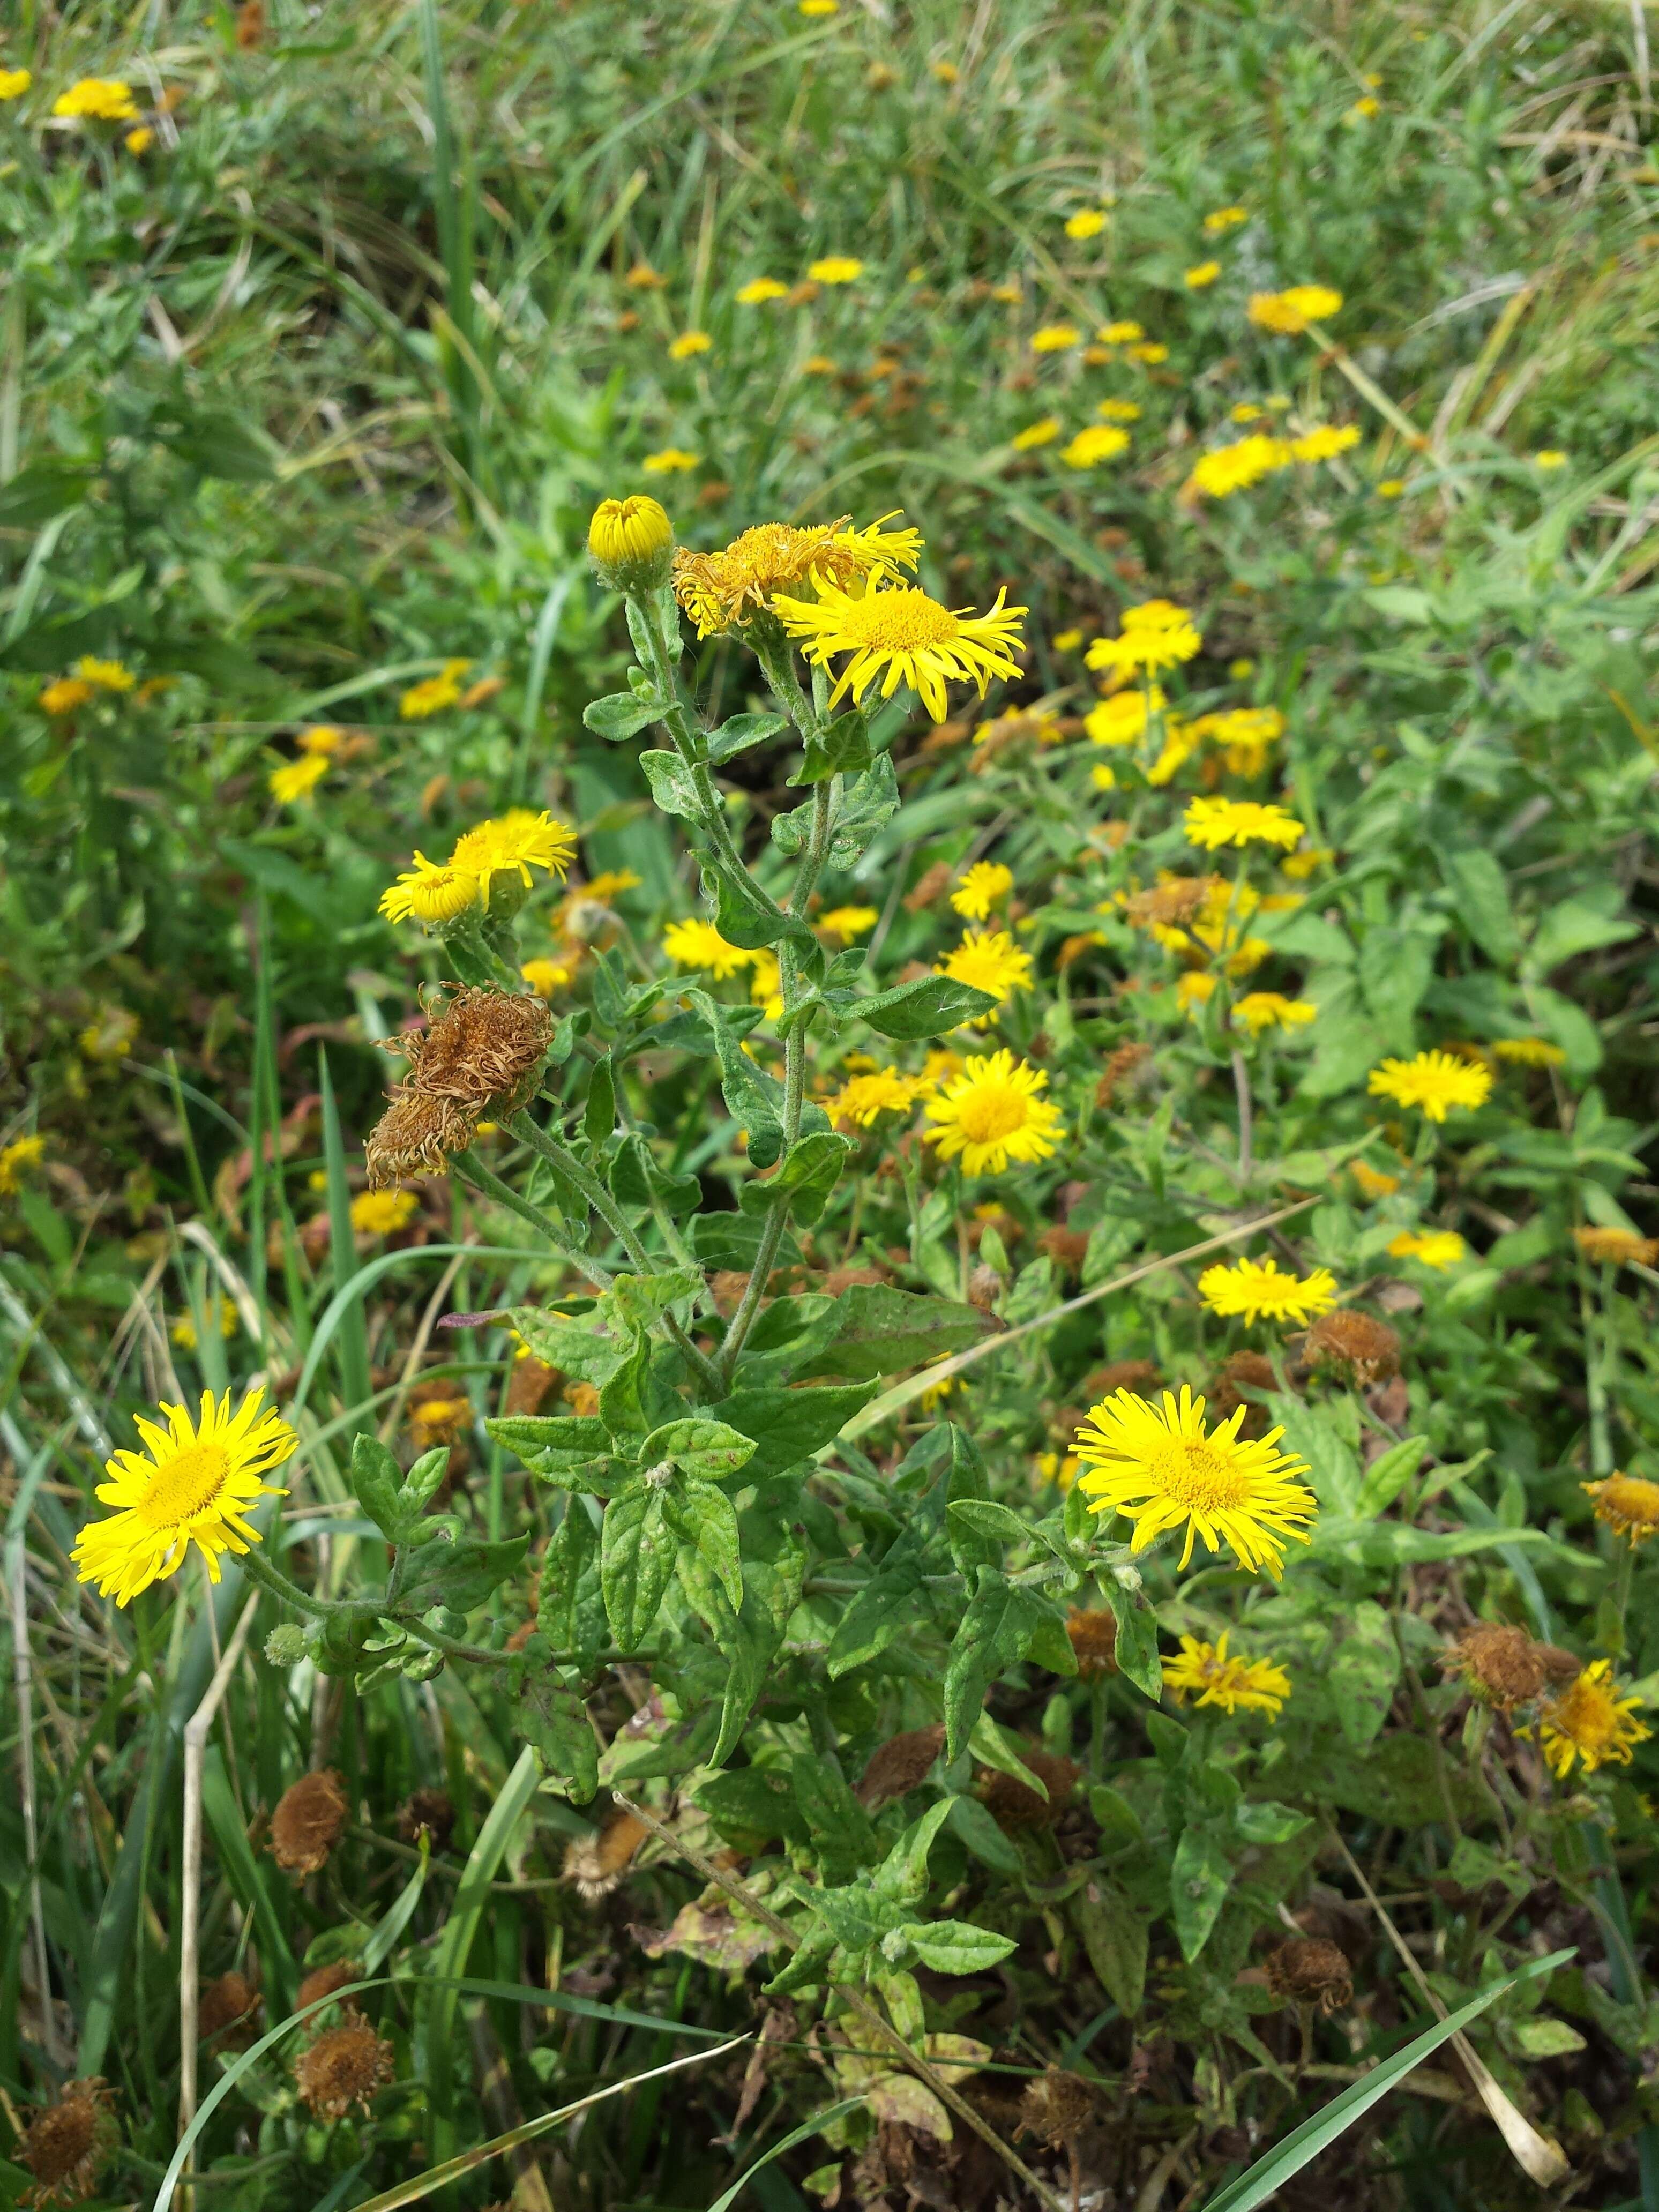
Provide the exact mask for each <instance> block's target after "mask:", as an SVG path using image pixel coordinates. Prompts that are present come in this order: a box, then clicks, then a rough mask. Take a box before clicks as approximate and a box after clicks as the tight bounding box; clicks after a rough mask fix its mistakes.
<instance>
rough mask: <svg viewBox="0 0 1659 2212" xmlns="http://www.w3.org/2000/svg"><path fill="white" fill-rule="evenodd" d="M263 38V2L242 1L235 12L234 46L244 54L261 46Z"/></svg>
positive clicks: (253, 0) (257, 0)
mask: <svg viewBox="0 0 1659 2212" xmlns="http://www.w3.org/2000/svg"><path fill="white" fill-rule="evenodd" d="M264 36H265V6H264V0H242V4H241V6H240V8H239V9H237V10H236V44H237V46H239V47H240V50H241V52H243V53H245V54H247V53H252V52H253V50H254V49H255V47H256V46H263V45H264Z"/></svg>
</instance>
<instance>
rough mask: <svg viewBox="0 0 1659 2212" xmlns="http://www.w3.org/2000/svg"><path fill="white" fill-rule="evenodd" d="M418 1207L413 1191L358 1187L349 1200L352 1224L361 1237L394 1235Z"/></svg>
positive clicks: (408, 1220) (409, 1220)
mask: <svg viewBox="0 0 1659 2212" xmlns="http://www.w3.org/2000/svg"><path fill="white" fill-rule="evenodd" d="M420 1210H421V1201H420V1200H419V1198H418V1197H417V1196H416V1194H415V1193H414V1192H413V1191H412V1190H361V1191H359V1192H358V1194H357V1195H356V1198H354V1199H353V1200H352V1201H351V1225H352V1227H353V1229H354V1230H356V1232H357V1234H358V1236H360V1237H395V1236H396V1235H397V1233H398V1231H399V1230H400V1229H407V1228H408V1226H409V1225H410V1222H411V1221H413V1219H414V1218H415V1217H416V1214H417V1213H418V1212H420Z"/></svg>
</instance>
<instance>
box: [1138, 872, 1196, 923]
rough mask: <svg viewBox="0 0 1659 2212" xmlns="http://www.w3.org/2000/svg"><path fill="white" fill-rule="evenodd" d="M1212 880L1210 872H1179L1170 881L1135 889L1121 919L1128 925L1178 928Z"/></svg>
mask: <svg viewBox="0 0 1659 2212" xmlns="http://www.w3.org/2000/svg"><path fill="white" fill-rule="evenodd" d="M1213 881H1214V878H1213V877H1211V876H1182V877H1179V878H1177V879H1176V881H1175V882H1174V883H1171V884H1153V886H1152V890H1146V891H1135V892H1134V893H1133V894H1132V895H1131V896H1130V898H1129V899H1128V901H1127V904H1126V905H1125V907H1124V909H1123V914H1124V919H1125V920H1126V921H1127V923H1128V924H1129V927H1131V929H1178V928H1179V927H1181V926H1182V923H1183V922H1188V921H1191V920H1192V918H1193V916H1194V915H1195V914H1196V913H1197V912H1198V910H1199V908H1200V907H1201V906H1202V905H1203V903H1204V902H1205V900H1206V898H1207V897H1208V896H1209V895H1210V886H1211V884H1212V882H1213Z"/></svg>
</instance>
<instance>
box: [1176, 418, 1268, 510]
mask: <svg viewBox="0 0 1659 2212" xmlns="http://www.w3.org/2000/svg"><path fill="white" fill-rule="evenodd" d="M1290 465H1291V448H1290V444H1289V441H1288V440H1286V439H1284V438H1270V437H1268V436H1267V435H1265V434H1264V433H1263V432H1261V431H1255V432H1253V433H1252V434H1251V435H1250V436H1249V437H1248V438H1240V439H1237V441H1235V442H1234V443H1233V444H1232V445H1231V446H1218V447H1215V449H1214V450H1213V451H1212V452H1211V453H1205V454H1202V455H1200V458H1199V459H1197V460H1196V461H1194V464H1193V470H1192V474H1191V475H1190V476H1189V477H1188V479H1187V482H1186V484H1185V486H1184V487H1183V489H1185V490H1187V491H1188V492H1192V493H1201V494H1202V495H1203V496H1204V497H1205V498H1206V499H1225V498H1226V497H1227V496H1228V495H1229V494H1231V493H1232V492H1236V491H1248V490H1249V488H1250V486H1251V485H1252V484H1257V483H1261V479H1262V477H1267V476H1272V475H1273V473H1274V471H1277V470H1279V469H1285V468H1288V467H1289V466H1290Z"/></svg>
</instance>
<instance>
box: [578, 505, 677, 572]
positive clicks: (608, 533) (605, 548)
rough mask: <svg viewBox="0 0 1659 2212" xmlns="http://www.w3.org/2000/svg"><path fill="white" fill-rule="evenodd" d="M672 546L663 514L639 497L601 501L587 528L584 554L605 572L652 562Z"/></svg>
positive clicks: (670, 526)
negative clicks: (598, 562) (599, 564)
mask: <svg viewBox="0 0 1659 2212" xmlns="http://www.w3.org/2000/svg"><path fill="white" fill-rule="evenodd" d="M673 542H674V526H673V524H672V523H671V521H670V520H668V514H667V510H666V509H665V508H664V507H661V506H659V503H658V502H657V501H655V500H654V499H647V498H645V497H644V496H643V495H640V494H636V495H635V496H634V497H633V498H632V499H602V500H601V501H599V505H598V506H597V507H595V508H594V510H593V519H592V521H591V522H590V523H589V524H588V526H587V550H588V551H589V552H590V553H591V554H592V556H593V558H594V559H595V560H596V561H602V562H604V563H605V566H606V568H619V567H623V566H624V565H629V564H634V563H640V562H651V561H653V560H655V559H656V558H657V557H658V556H659V555H660V554H663V553H665V552H666V551H667V550H668V549H669V547H670V546H671V544H673Z"/></svg>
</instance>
